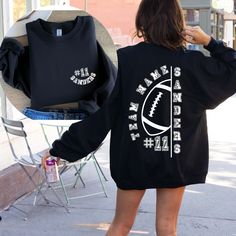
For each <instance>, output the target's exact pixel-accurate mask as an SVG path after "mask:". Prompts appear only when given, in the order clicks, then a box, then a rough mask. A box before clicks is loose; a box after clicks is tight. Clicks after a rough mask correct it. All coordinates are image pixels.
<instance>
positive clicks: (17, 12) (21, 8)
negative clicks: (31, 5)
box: [12, 0, 26, 22]
mask: <svg viewBox="0 0 236 236" xmlns="http://www.w3.org/2000/svg"><path fill="white" fill-rule="evenodd" d="M12 7H13V9H12V11H13V22H16V21H17V20H18V19H19V18H21V17H22V16H24V15H25V14H26V0H23V1H22V0H13V6H12Z"/></svg>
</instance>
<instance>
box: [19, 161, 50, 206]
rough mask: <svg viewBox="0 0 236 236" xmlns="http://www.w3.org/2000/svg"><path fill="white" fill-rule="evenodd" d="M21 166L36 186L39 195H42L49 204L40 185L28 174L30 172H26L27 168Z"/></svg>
mask: <svg viewBox="0 0 236 236" xmlns="http://www.w3.org/2000/svg"><path fill="white" fill-rule="evenodd" d="M20 166H21V168H22V169H23V170H24V172H25V173H26V175H27V176H28V177H29V179H30V180H31V182H32V184H33V185H34V187H35V189H37V191H38V194H41V195H42V197H43V199H44V200H45V202H46V203H48V199H47V198H46V196H45V195H44V194H43V193H42V191H41V187H40V186H38V185H37V184H36V183H35V182H34V180H33V178H32V176H31V175H30V174H29V173H28V171H27V170H26V168H25V167H24V166H23V165H20ZM41 184H42V183H41ZM34 201H35V200H34ZM33 205H35V202H34V204H33Z"/></svg>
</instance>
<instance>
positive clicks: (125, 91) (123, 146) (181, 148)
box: [50, 39, 236, 189]
mask: <svg viewBox="0 0 236 236" xmlns="http://www.w3.org/2000/svg"><path fill="white" fill-rule="evenodd" d="M206 49H207V50H209V51H210V52H211V57H206V56H204V55H203V54H202V53H201V52H198V51H191V50H185V49H178V50H176V51H174V50H169V49H167V48H165V47H162V46H158V45H155V44H152V43H145V42H141V43H139V44H137V45H135V46H129V47H126V48H123V49H120V50H118V62H119V67H118V77H117V81H116V85H115V88H114V90H113V92H112V94H111V96H110V98H109V100H108V101H107V102H106V103H105V104H104V105H103V106H102V108H101V109H100V110H99V111H98V112H96V113H94V114H93V115H92V116H90V117H89V118H88V119H86V120H84V121H82V122H78V123H74V124H72V125H71V127H70V128H69V130H68V131H66V132H65V133H64V134H63V136H62V138H61V139H60V140H56V141H55V142H54V143H53V148H52V149H51V150H50V153H51V155H53V156H58V157H61V158H63V159H65V160H68V161H70V162H73V161H76V160H78V159H81V158H83V157H84V156H86V155H87V154H89V153H90V152H92V151H93V150H95V149H96V148H97V147H98V146H99V144H100V143H101V142H102V141H103V139H104V138H105V137H106V135H107V133H108V132H109V131H110V130H111V140H110V168H111V175H112V178H113V179H114V180H115V182H116V184H117V186H118V187H119V188H121V189H147V188H158V187H159V188H163V187H165V188H174V187H179V186H185V185H189V184H197V183H204V182H205V178H206V175H207V172H208V161H209V151H208V135H207V122H206V110H207V109H213V108H215V107H216V106H217V105H219V104H220V103H222V102H223V101H224V100H225V99H227V98H228V97H230V96H231V95H233V94H234V93H235V92H236V52H235V51H234V50H233V49H231V48H228V47H226V46H225V45H224V44H223V42H221V41H216V40H214V39H212V40H211V42H210V44H209V45H208V46H207V47H206Z"/></svg>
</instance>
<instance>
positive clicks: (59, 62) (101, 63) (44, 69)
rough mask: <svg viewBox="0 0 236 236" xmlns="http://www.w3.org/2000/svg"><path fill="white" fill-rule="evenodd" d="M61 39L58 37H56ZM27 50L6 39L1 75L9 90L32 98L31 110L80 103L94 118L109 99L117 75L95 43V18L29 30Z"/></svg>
mask: <svg viewBox="0 0 236 236" xmlns="http://www.w3.org/2000/svg"><path fill="white" fill-rule="evenodd" d="M58 33H59V35H58ZM27 36H28V39H29V46H27V47H23V46H22V45H21V44H20V43H19V42H18V41H16V40H15V39H12V38H5V39H4V40H3V42H2V45H1V48H0V70H2V72H3V79H4V80H5V82H6V83H8V84H9V85H10V86H12V87H14V88H17V89H20V90H22V91H23V92H24V93H25V94H26V95H27V96H28V97H30V98H31V107H32V108H36V109H37V108H42V107H44V106H49V105H57V104H64V103H71V102H78V103H79V106H80V108H81V109H83V110H86V111H88V112H89V113H93V112H95V111H97V110H98V109H99V108H100V107H101V105H102V104H103V103H104V102H105V100H106V99H107V98H108V97H109V95H110V93H111V91H112V89H113V87H114V84H115V79H116V75H117V69H116V67H115V66H114V65H113V63H112V62H111V60H110V59H109V57H108V56H107V55H106V53H105V52H104V50H103V49H102V47H101V46H100V44H99V43H98V42H97V41H96V35H95V25H94V21H93V18H92V17H91V16H80V17H79V16H78V17H76V18H75V20H73V21H66V22H60V23H57V22H47V21H43V20H41V19H38V20H36V21H33V22H31V23H28V24H27Z"/></svg>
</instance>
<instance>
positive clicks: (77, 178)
mask: <svg viewBox="0 0 236 236" xmlns="http://www.w3.org/2000/svg"><path fill="white" fill-rule="evenodd" d="M85 165H86V164H85V163H83V164H80V167H79V168H77V166H74V167H75V169H76V173H75V175H77V177H76V180H75V183H74V185H73V188H76V185H77V183H78V180H79V179H80V180H81V182H82V184H83V186H84V188H85V183H84V181H83V179H82V177H81V171H82V169H83V168H84V166H85Z"/></svg>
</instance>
